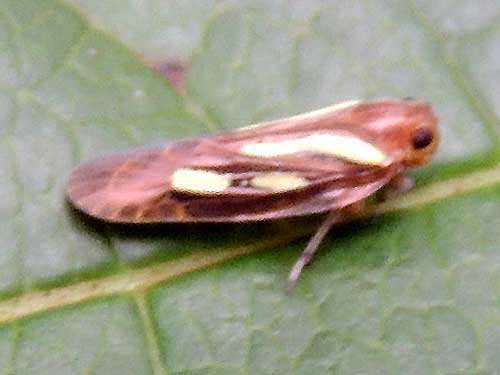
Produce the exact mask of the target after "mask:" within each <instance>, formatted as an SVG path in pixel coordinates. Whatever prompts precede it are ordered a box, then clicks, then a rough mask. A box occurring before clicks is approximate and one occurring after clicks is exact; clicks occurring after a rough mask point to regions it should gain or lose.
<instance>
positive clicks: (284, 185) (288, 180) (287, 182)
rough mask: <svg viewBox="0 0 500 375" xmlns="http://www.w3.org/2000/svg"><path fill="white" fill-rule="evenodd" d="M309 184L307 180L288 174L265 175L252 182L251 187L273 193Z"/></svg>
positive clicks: (255, 178) (272, 173)
mask: <svg viewBox="0 0 500 375" xmlns="http://www.w3.org/2000/svg"><path fill="white" fill-rule="evenodd" d="M308 184H309V181H308V180H307V179H305V178H303V177H300V176H297V175H295V174H293V173H286V172H271V173H263V174H261V175H259V176H256V177H254V178H252V179H251V180H250V185H252V186H253V187H255V188H258V189H269V190H273V191H283V190H293V189H298V188H301V187H304V186H306V185H308Z"/></svg>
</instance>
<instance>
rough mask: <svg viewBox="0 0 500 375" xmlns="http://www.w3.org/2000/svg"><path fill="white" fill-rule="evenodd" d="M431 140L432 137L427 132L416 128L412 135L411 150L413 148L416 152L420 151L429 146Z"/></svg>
mask: <svg viewBox="0 0 500 375" xmlns="http://www.w3.org/2000/svg"><path fill="white" fill-rule="evenodd" d="M433 140H434V136H433V135H432V133H431V132H430V131H429V130H427V129H423V128H418V129H417V130H415V132H414V133H413V148H415V149H416V150H420V149H422V148H425V147H427V146H429V145H430V144H431V143H432V141H433Z"/></svg>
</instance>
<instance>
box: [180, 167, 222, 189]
mask: <svg viewBox="0 0 500 375" xmlns="http://www.w3.org/2000/svg"><path fill="white" fill-rule="evenodd" d="M229 186H231V177H230V176H227V175H224V174H219V173H216V172H212V171H205V170H202V169H189V168H181V169H178V170H176V171H175V172H174V174H173V175H172V188H173V189H174V190H177V191H183V192H188V193H198V194H210V193H220V192H223V191H224V190H226V189H227V188H228V187H229Z"/></svg>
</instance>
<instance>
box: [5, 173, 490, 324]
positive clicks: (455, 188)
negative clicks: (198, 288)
mask: <svg viewBox="0 0 500 375" xmlns="http://www.w3.org/2000/svg"><path fill="white" fill-rule="evenodd" d="M498 184H500V164H497V165H495V166H494V167H492V168H489V169H484V170H480V171H478V172H474V173H471V174H469V175H466V176H462V177H458V178H453V179H449V180H447V181H443V182H437V183H434V184H431V185H429V186H426V187H424V188H420V189H417V190H415V191H413V192H410V193H408V194H406V195H404V196H401V197H399V198H397V199H394V200H392V201H388V202H386V203H382V204H380V205H377V206H376V207H374V208H373V209H370V210H368V211H366V212H363V214H362V215H361V216H365V217H366V216H372V215H383V214H388V213H392V212H397V211H401V210H410V209H415V208H419V207H422V206H426V205H430V204H433V203H437V202H440V201H443V200H445V199H450V198H454V197H458V196H462V195H465V194H469V193H472V192H476V191H479V190H483V189H487V188H491V187H494V186H496V185H498ZM301 228H302V229H301V232H295V233H293V234H286V235H283V236H278V237H273V238H271V239H266V240H263V241H260V242H254V243H252V244H247V245H241V246H238V247H234V248H222V249H221V248H218V249H213V250H211V251H201V252H199V253H195V254H192V255H188V256H185V257H181V258H178V259H175V260H173V261H167V262H162V263H158V264H154V265H150V266H147V267H144V268H141V269H137V270H128V271H126V272H124V273H122V274H117V275H112V276H104V277H99V278H95V279H92V280H86V281H81V282H77V283H74V284H68V285H66V286H62V287H55V288H52V289H47V290H44V291H36V292H28V293H24V294H20V295H18V296H15V297H11V298H8V299H5V300H4V301H2V302H0V324H3V323H7V322H11V321H15V320H18V319H21V318H23V317H26V316H29V315H32V314H35V313H38V312H42V311H47V310H52V309H56V308H60V307H63V306H67V305H72V304H77V303H82V302H84V301H88V300H92V299H96V298H103V297H107V296H112V295H123V294H129V293H137V292H140V293H142V292H145V291H147V290H149V289H151V288H153V287H155V286H156V285H158V284H161V283H164V282H166V281H168V280H170V279H173V278H178V277H180V276H182V275H185V274H188V273H191V272H195V271H199V270H202V269H205V268H208V267H211V266H213V265H216V264H220V263H224V262H227V261H230V260H232V259H234V258H237V257H240V256H243V255H249V254H253V253H257V252H259V251H264V250H269V249H272V248H274V247H277V246H283V245H286V244H289V243H291V242H293V241H295V240H297V239H299V238H301V237H304V236H306V235H307V234H309V233H310V232H311V228H303V227H301Z"/></svg>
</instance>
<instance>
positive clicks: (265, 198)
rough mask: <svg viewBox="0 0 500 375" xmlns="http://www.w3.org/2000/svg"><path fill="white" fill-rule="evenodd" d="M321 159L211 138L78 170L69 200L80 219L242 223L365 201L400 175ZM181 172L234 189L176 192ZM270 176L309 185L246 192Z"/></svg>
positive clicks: (393, 170) (390, 169)
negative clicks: (261, 152) (217, 179)
mask: <svg viewBox="0 0 500 375" xmlns="http://www.w3.org/2000/svg"><path fill="white" fill-rule="evenodd" d="M320 159H321V158H320ZM320 159H317V160H316V159H315V158H313V157H311V156H309V158H306V159H305V160H304V159H303V158H297V156H296V155H295V156H293V157H285V158H272V159H266V160H261V159H259V158H252V157H248V156H245V155H241V154H239V153H238V152H235V151H234V150H233V149H232V148H230V147H227V148H225V147H224V144H223V143H220V142H213V139H212V138H206V139H199V140H189V141H181V142H176V143H171V144H168V145H166V146H161V147H152V148H143V149H139V150H137V151H133V152H129V153H125V154H120V155H114V156H110V157H107V158H103V159H100V160H96V161H91V162H89V163H86V164H83V165H82V166H80V167H79V168H78V169H77V170H76V171H75V172H74V173H73V174H72V175H71V177H70V179H69V183H68V187H67V191H66V194H67V197H68V199H69V200H70V201H71V202H72V203H73V204H74V205H75V206H76V207H77V208H79V209H80V210H82V211H83V212H86V213H87V214H89V215H91V216H95V217H98V218H100V219H103V220H107V221H111V222H120V223H159V222H243V221H256V220H265V219H276V218H282V217H290V216H299V215H307V214H312V213H319V212H324V211H328V210H331V209H335V208H340V207H343V206H345V205H348V204H351V203H354V202H356V201H359V200H360V199H363V198H365V197H367V196H369V195H370V194H372V193H373V192H374V191H376V190H378V189H380V188H381V187H382V186H383V185H385V184H386V183H387V182H388V181H389V180H390V179H391V178H392V177H394V175H395V174H397V173H398V168H397V166H394V165H391V166H388V167H386V168H366V167H363V166H359V165H356V164H352V163H349V162H346V161H339V160H334V159H332V160H329V162H328V163H325V160H320ZM186 168H187V169H195V170H200V169H201V170H210V171H212V172H214V173H219V174H221V175H223V176H225V178H229V179H231V183H232V185H231V186H230V187H229V188H227V189H225V190H224V191H221V192H215V193H209V192H201V193H200V192H196V193H193V192H189V191H178V190H176V189H174V188H173V187H172V176H173V175H174V174H175V173H176V171H178V170H179V169H186ZM273 173H279V174H285V176H289V175H292V174H293V176H298V177H299V178H304V179H305V180H307V184H303V185H301V186H297V187H294V188H286V186H285V188H284V189H277V190H276V189H267V188H256V187H254V186H251V185H250V186H248V181H255V180H252V179H253V178H255V177H259V176H267V175H269V174H273ZM195 182H196V181H194V182H193V183H195ZM195 187H196V186H195Z"/></svg>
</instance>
